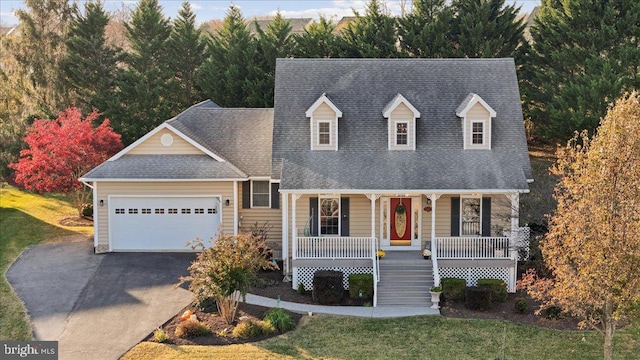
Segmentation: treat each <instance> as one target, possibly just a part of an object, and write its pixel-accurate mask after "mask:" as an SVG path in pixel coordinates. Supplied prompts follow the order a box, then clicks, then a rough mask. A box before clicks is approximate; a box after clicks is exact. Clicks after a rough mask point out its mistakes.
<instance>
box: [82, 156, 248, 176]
mask: <svg viewBox="0 0 640 360" xmlns="http://www.w3.org/2000/svg"><path fill="white" fill-rule="evenodd" d="M243 177H244V176H242V174H239V173H238V172H237V171H236V169H235V168H234V167H233V166H231V165H230V164H229V163H228V162H220V161H218V160H215V159H214V158H212V157H210V156H209V155H123V156H122V157H120V158H119V159H117V160H114V161H105V162H104V163H102V164H101V165H100V166H98V167H96V168H95V169H93V170H91V171H90V172H89V173H87V174H86V175H84V176H83V177H82V179H83V180H93V179H132V180H145V179H167V180H175V179H189V180H191V179H240V178H243Z"/></svg>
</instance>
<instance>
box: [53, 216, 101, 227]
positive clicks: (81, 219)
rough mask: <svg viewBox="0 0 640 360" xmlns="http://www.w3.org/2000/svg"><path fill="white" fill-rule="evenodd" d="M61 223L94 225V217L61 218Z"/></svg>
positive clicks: (63, 224)
mask: <svg viewBox="0 0 640 360" xmlns="http://www.w3.org/2000/svg"><path fill="white" fill-rule="evenodd" d="M59 224H60V225H62V226H93V218H92V217H84V216H83V217H78V216H74V217H69V218H65V219H62V220H60V222H59Z"/></svg>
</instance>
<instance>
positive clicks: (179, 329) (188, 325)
mask: <svg viewBox="0 0 640 360" xmlns="http://www.w3.org/2000/svg"><path fill="white" fill-rule="evenodd" d="M175 333H176V336H177V337H179V338H183V339H186V338H193V337H198V336H202V335H207V334H209V333H211V328H210V327H209V325H207V324H205V323H203V322H202V321H199V320H187V321H183V322H181V323H180V324H178V326H176V332H175Z"/></svg>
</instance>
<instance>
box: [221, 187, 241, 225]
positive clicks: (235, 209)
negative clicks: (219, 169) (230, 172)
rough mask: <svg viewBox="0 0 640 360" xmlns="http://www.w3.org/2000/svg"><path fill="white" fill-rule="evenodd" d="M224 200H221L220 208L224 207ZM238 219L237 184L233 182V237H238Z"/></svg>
mask: <svg viewBox="0 0 640 360" xmlns="http://www.w3.org/2000/svg"><path fill="white" fill-rule="evenodd" d="M223 203H224V199H222V204H220V207H221V208H222V207H223V206H224V205H223ZM220 211H222V209H220ZM239 222H240V219H239V217H238V182H237V181H234V182H233V235H234V236H235V235H238V223H239Z"/></svg>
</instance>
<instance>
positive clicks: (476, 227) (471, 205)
mask: <svg viewBox="0 0 640 360" xmlns="http://www.w3.org/2000/svg"><path fill="white" fill-rule="evenodd" d="M481 234H482V197H481V196H479V197H476V196H473V197H471V196H467V197H462V198H460V236H480V235H481Z"/></svg>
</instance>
